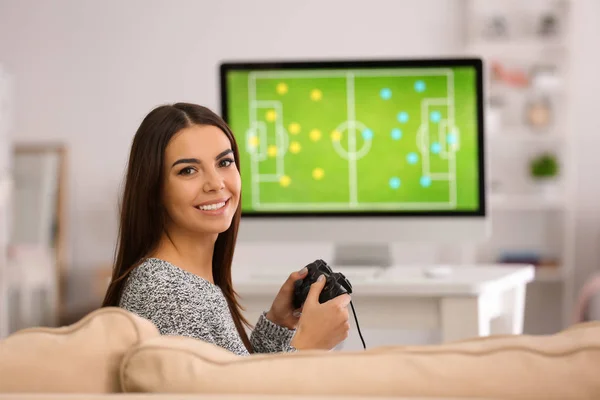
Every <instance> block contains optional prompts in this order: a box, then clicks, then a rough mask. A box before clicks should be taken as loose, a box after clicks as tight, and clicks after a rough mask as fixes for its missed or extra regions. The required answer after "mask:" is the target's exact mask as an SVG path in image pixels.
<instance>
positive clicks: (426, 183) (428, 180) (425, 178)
mask: <svg viewBox="0 0 600 400" xmlns="http://www.w3.org/2000/svg"><path fill="white" fill-rule="evenodd" d="M421 186H423V187H429V186H431V178H430V177H428V176H422V177H421Z"/></svg>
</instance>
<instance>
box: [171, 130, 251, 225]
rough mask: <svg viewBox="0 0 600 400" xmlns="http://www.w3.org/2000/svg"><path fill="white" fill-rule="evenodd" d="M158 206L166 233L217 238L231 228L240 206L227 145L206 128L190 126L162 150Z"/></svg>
mask: <svg viewBox="0 0 600 400" xmlns="http://www.w3.org/2000/svg"><path fill="white" fill-rule="evenodd" d="M163 168H164V183H163V185H164V186H163V187H164V190H163V204H164V207H165V210H166V213H167V230H168V229H170V228H173V227H176V228H177V229H178V230H183V231H186V232H189V233H191V234H219V233H222V232H224V231H226V230H227V229H228V228H229V226H230V225H231V221H232V218H233V216H234V214H235V211H236V209H237V207H238V205H239V202H240V189H241V180H240V174H239V171H238V169H237V165H236V163H235V159H234V154H233V152H232V148H231V143H230V142H229V139H228V138H227V136H226V135H225V133H224V132H223V131H222V130H221V129H219V128H217V127H215V126H210V125H192V126H190V127H188V128H185V129H182V130H181V131H179V132H178V133H177V134H176V135H174V136H173V138H172V139H171V140H170V142H169V144H168V145H167V148H166V151H165V163H164V166H163Z"/></svg>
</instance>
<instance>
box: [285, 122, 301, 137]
mask: <svg viewBox="0 0 600 400" xmlns="http://www.w3.org/2000/svg"><path fill="white" fill-rule="evenodd" d="M288 131H290V133H291V134H292V135H297V134H299V133H300V124H298V123H296V122H292V123H291V124H290V126H288Z"/></svg>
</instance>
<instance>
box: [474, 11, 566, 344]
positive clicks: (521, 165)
mask: <svg viewBox="0 0 600 400" xmlns="http://www.w3.org/2000/svg"><path fill="white" fill-rule="evenodd" d="M465 4H466V9H465V17H466V18H465V20H466V21H467V22H468V26H467V32H466V43H465V51H464V53H465V55H466V56H477V57H481V58H482V59H483V60H484V64H485V95H486V121H485V125H486V135H485V142H486V155H487V157H488V164H487V169H488V171H487V172H488V174H487V175H488V183H489V192H488V193H489V200H488V206H489V210H490V214H491V219H492V224H493V229H492V237H491V239H490V240H489V241H488V242H487V243H486V244H485V245H483V246H480V248H478V251H477V257H478V261H481V262H498V261H500V260H501V259H502V257H503V256H504V257H506V256H507V255H509V254H511V253H512V256H513V257H515V256H517V255H518V254H519V253H523V254H531V255H539V256H540V257H541V258H543V259H552V262H551V263H550V264H551V265H552V266H538V268H537V273H536V280H535V282H534V283H533V284H531V285H530V287H529V288H528V294H527V306H526V320H525V332H526V333H533V334H538V333H539V334H544V333H553V332H556V331H558V330H560V329H563V328H564V327H566V326H567V325H568V324H569V322H570V320H569V319H570V314H571V310H572V308H573V304H572V299H573V297H574V296H573V293H571V292H570V290H571V288H572V286H573V285H572V283H571V280H572V279H573V269H574V261H573V260H574V257H573V241H574V221H575V220H574V211H573V200H572V198H573V189H572V188H573V182H574V181H575V179H574V175H573V171H574V168H573V161H574V160H575V158H574V156H573V154H572V149H571V147H572V146H571V143H572V140H571V139H572V137H573V135H575V132H573V131H572V130H571V129H570V126H569V103H570V99H569V97H568V91H567V88H568V80H569V58H570V57H569V50H570V48H569V23H570V21H569V8H570V6H571V4H570V2H569V1H553V0H530V1H527V2H521V1H517V0H505V1H502V2H500V1H498V2H492V1H488V0H468V1H467V2H466V3H465ZM535 121H537V122H535ZM541 154H551V155H554V156H555V158H556V160H557V161H558V165H559V173H558V178H557V182H556V184H555V185H553V186H549V187H551V188H552V190H544V189H541V188H540V187H539V186H538V185H537V184H536V182H535V181H534V179H533V178H532V177H531V176H530V162H531V160H532V159H533V158H535V157H536V156H539V155H541ZM542 264H546V263H542Z"/></svg>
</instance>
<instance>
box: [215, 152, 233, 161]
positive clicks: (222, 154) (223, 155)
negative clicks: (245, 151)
mask: <svg viewBox="0 0 600 400" xmlns="http://www.w3.org/2000/svg"><path fill="white" fill-rule="evenodd" d="M230 153H233V150H231V149H227V150H225V151H222V152H220V153H219V155H218V156H216V157H215V160H218V159H219V158H221V157H225V156H226V155H227V154H230Z"/></svg>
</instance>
